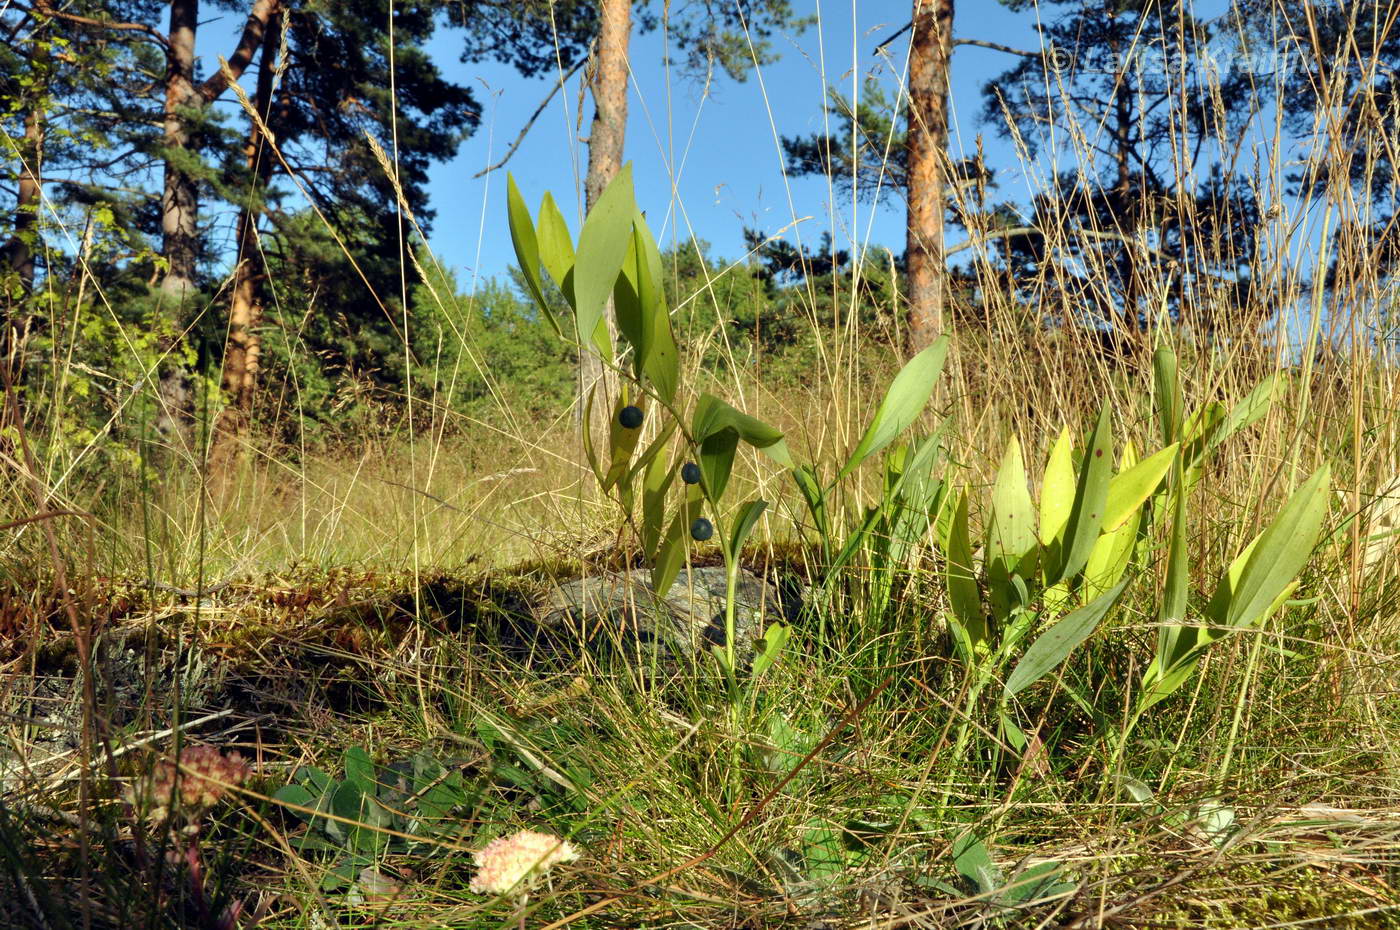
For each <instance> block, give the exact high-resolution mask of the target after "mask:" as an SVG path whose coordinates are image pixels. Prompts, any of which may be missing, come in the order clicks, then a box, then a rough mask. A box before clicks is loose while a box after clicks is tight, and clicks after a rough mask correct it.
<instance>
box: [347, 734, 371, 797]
mask: <svg viewBox="0 0 1400 930" xmlns="http://www.w3.org/2000/svg"><path fill="white" fill-rule="evenodd" d="M344 763H345V780H346V781H348V782H352V783H353V784H355V785H356V786H357V787H358V788H359V789H360V790H361V791H363V792H364V793H365V794H371V795H372V794H375V793H376V792H378V790H379V783H378V781H377V780H376V778H375V771H374V760H372V759H371V758H370V757H369V753H367V752H365V750H364V749H363V748H362V747H360V746H351V747H350V748H349V749H347V750H345V756H344Z"/></svg>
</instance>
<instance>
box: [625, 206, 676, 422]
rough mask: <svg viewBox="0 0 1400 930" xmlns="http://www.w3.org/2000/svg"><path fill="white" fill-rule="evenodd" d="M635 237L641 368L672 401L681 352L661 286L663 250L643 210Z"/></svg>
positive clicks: (635, 220) (634, 227)
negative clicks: (640, 318)
mask: <svg viewBox="0 0 1400 930" xmlns="http://www.w3.org/2000/svg"><path fill="white" fill-rule="evenodd" d="M632 241H633V248H634V249H635V251H636V258H637V272H636V274H637V299H638V301H639V302H640V304H641V314H642V345H643V346H644V347H645V357H644V358H643V359H642V371H643V372H644V373H645V374H646V376H647V377H648V378H650V379H651V383H652V385H653V386H654V387H655V388H656V392H657V394H659V395H660V396H661V399H662V400H664V401H665V402H666V403H668V404H669V403H672V402H673V401H675V399H676V389H677V388H678V387H679V385H680V356H679V353H678V351H677V349H676V337H675V334H674V333H673V332H672V331H671V314H670V311H669V310H668V308H667V307H666V292H665V289H664V288H663V286H662V276H661V272H662V267H663V266H662V264H661V252H660V250H659V249H657V247H656V239H655V238H654V237H653V236H652V234H651V230H650V229H649V228H648V227H647V224H646V219H645V218H644V217H643V216H642V215H641V213H638V214H636V216H634V217H633V220H632Z"/></svg>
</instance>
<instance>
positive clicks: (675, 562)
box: [651, 485, 705, 597]
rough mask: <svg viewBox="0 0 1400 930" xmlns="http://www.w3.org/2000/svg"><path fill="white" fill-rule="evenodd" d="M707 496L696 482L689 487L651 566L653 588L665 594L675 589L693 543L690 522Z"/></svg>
mask: <svg viewBox="0 0 1400 930" xmlns="http://www.w3.org/2000/svg"><path fill="white" fill-rule="evenodd" d="M704 503H705V498H704V495H703V494H702V493H701V491H700V488H699V487H698V486H696V485H688V486H687V487H686V494H685V503H684V504H683V505H682V506H681V508H680V510H678V511H677V512H676V516H675V517H674V518H673V519H672V520H671V526H670V528H669V529H667V530H666V538H665V539H664V540H662V542H661V548H660V549H659V550H658V551H657V553H656V561H655V562H654V563H653V564H652V566H651V589H652V590H653V591H655V592H656V593H657V594H658V595H660V596H661V597H665V596H666V592H667V591H669V590H671V585H672V584H674V583H675V580H676V576H677V575H679V574H680V571H681V566H682V565H684V564H685V553H686V550H687V548H688V547H689V545H690V524H692V523H694V522H695V518H696V517H698V516H700V509H701V508H702V507H703V506H704Z"/></svg>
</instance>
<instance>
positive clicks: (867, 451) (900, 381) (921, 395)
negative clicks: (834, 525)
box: [836, 336, 948, 481]
mask: <svg viewBox="0 0 1400 930" xmlns="http://www.w3.org/2000/svg"><path fill="white" fill-rule="evenodd" d="M947 356H948V337H947V336H940V337H939V338H938V339H937V340H935V341H934V343H933V345H931V346H929V347H928V348H927V349H924V350H923V351H922V352H920V353H919V354H918V355H915V356H914V357H913V358H911V359H910V360H909V362H908V363H907V364H906V365H905V366H904V367H903V368H902V369H900V372H899V374H897V375H895V376H894V380H893V381H891V382H890V386H889V389H888V390H886V391H885V396H884V399H883V400H881V401H880V406H879V407H878V408H876V410H875V416H873V417H872V418H871V419H870V425H869V426H867V427H866V428H865V435H863V436H861V438H860V442H858V443H856V448H855V451H853V452H852V453H851V457H850V458H848V459H847V460H846V464H845V465H844V466H842V468H841V472H840V474H838V475H837V476H836V478H837V480H838V481H839V480H841V479H842V478H844V477H846V476H847V475H849V474H850V473H851V472H853V471H855V470H856V469H857V468H859V467H860V465H861V463H862V462H864V461H865V460H866V459H867V458H869V457H870V456H872V455H874V454H875V453H876V452H878V451H880V450H881V449H883V448H884V447H885V446H887V445H889V444H890V442H891V441H893V439H894V438H895V437H896V436H898V435H899V434H900V433H902V432H904V431H905V430H906V429H908V428H909V426H910V424H912V423H913V422H914V421H915V420H916V419H918V416H919V413H920V412H922V411H923V409H924V407H925V406H926V405H927V404H928V400H929V398H930V397H932V396H933V388H934V385H935V384H936V383H937V382H938V376H939V374H940V373H941V372H942V371H943V362H944V360H945V359H946V358H947Z"/></svg>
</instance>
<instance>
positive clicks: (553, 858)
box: [469, 830, 579, 897]
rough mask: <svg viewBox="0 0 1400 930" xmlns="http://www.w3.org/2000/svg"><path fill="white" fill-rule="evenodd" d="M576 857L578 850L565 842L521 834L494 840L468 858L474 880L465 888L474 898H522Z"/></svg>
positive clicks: (549, 837) (529, 833)
mask: <svg viewBox="0 0 1400 930" xmlns="http://www.w3.org/2000/svg"><path fill="white" fill-rule="evenodd" d="M578 856H579V852H578V849H576V848H575V847H574V845H573V844H572V843H570V842H569V841H568V840H561V839H560V838H559V837H557V836H550V835H549V834H548V833H535V832H534V831H532V830H521V831H520V832H519V833H515V834H512V835H511V836H502V837H497V838H496V839H494V840H492V841H491V842H489V843H487V844H486V846H485V847H484V848H482V849H478V850H477V851H476V852H475V853H473V854H472V858H473V859H474V860H475V861H476V876H475V877H474V878H472V882H471V885H470V886H469V887H470V889H471V891H472V892H474V893H476V894H496V895H501V894H511V895H515V896H517V897H518V896H523V895H526V894H529V892H530V890H531V889H532V888H533V887H534V886H535V885H536V884H537V883H538V882H539V880H540V879H541V878H543V877H544V876H545V874H546V873H547V872H548V871H549V870H550V869H552V868H554V866H556V865H559V864H560V863H563V862H573V861H574V860H575V859H577V858H578Z"/></svg>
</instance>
